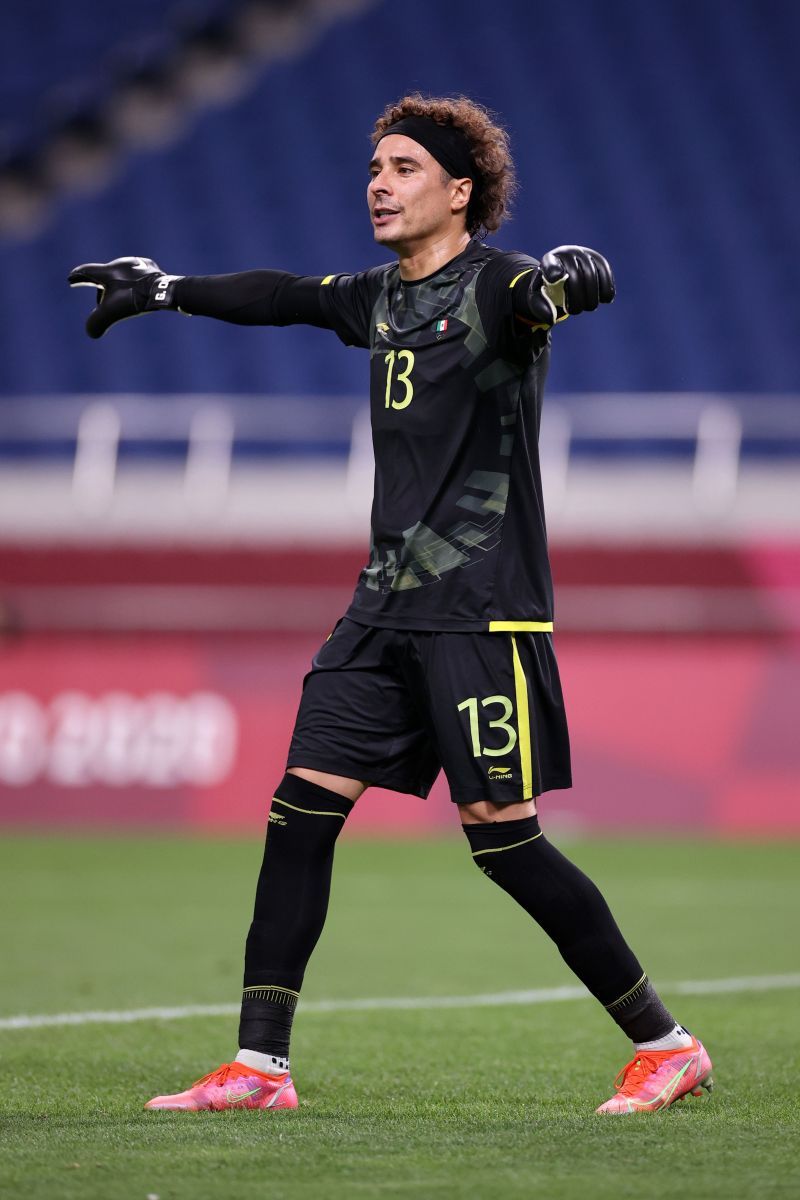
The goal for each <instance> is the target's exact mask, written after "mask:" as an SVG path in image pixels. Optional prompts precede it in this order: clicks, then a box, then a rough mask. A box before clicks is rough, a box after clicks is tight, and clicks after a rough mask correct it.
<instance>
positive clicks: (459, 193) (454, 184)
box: [450, 179, 472, 213]
mask: <svg viewBox="0 0 800 1200" xmlns="http://www.w3.org/2000/svg"><path fill="white" fill-rule="evenodd" d="M471 195H472V180H471V179H451V181H450V207H451V208H452V210H453V212H454V213H456V212H464V211H465V210H466V208H467V205H468V204H469V201H470V196H471Z"/></svg>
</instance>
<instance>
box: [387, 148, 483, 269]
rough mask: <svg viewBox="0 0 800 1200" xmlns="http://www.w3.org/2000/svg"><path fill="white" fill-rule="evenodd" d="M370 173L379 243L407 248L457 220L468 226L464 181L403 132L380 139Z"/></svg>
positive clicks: (448, 228)
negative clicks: (454, 176)
mask: <svg viewBox="0 0 800 1200" xmlns="http://www.w3.org/2000/svg"><path fill="white" fill-rule="evenodd" d="M369 173H370V181H369V186H368V187H367V203H368V204H369V212H370V218H371V220H372V228H373V231H374V234H375V241H376V242H380V243H381V245H383V246H389V247H390V248H391V249H393V250H401V249H408V248H411V247H413V246H414V244H416V243H420V242H424V241H427V240H428V239H430V238H436V237H438V236H444V235H446V234H447V233H449V232H451V230H452V229H453V226H454V224H455V225H457V226H459V227H462V226H463V225H464V221H465V214H466V204H465V203H463V194H464V185H463V184H462V185H459V184H458V183H457V182H456V181H455V180H452V179H450V178H449V176H448V175H447V174H446V172H445V171H444V170H443V169H442V167H441V166H440V165H439V163H438V162H437V161H436V159H435V158H434V157H433V155H431V154H429V153H428V151H427V150H426V149H425V148H424V147H423V146H420V144H419V143H418V142H415V141H413V140H412V139H411V138H410V137H406V136H405V134H402V133H390V134H387V136H386V137H384V138H381V140H380V141H379V142H378V145H377V146H376V147H375V155H374V157H373V159H372V162H371V163H370V165H369ZM459 195H460V196H461V199H459V198H458V197H459ZM454 196H455V198H454ZM466 198H467V199H468V198H469V191H467V192H466ZM454 207H455V210H454Z"/></svg>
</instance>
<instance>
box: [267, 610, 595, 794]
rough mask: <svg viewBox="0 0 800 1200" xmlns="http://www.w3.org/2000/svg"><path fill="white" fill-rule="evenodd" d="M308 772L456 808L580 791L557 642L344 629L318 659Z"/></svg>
mask: <svg viewBox="0 0 800 1200" xmlns="http://www.w3.org/2000/svg"><path fill="white" fill-rule="evenodd" d="M287 765H288V766H290V767H307V768H309V769H312V770H316V771H326V772H329V773H330V774H333V775H344V776H346V777H347V778H350V779H360V780H362V781H364V782H365V783H369V784H376V785H378V786H380V787H386V788H391V789H393V790H394V791H397V792H410V793H412V794H413V795H416V796H427V794H428V792H429V791H430V789H431V787H432V785H433V782H434V780H435V779H436V776H437V775H438V774H439V771H440V770H441V769H444V773H445V775H446V776H447V781H448V783H449V785H450V797H451V799H452V800H453V801H454V802H455V803H456V804H473V803H474V802H475V801H477V800H492V801H494V802H495V803H512V802H516V801H519V800H527V799H530V798H532V797H534V796H538V795H540V794H541V793H542V792H546V791H550V790H551V789H553V788H566V787H570V786H571V783H572V778H571V774H570V757H569V734H568V732H567V720H566V715H565V712H564V702H563V699H562V696H561V683H560V681H559V677H558V667H557V665H556V659H555V653H554V651H553V642H552V635H551V634H549V633H435V632H420V631H418V630H408V629H379V628H376V627H375V626H371V625H360V624H357V623H356V622H355V621H352V620H350V619H349V618H348V617H344V618H342V620H341V621H339V623H338V625H337V626H336V628H335V629H334V631H333V633H332V634H331V636H330V637H329V638H328V640H327V642H325V644H324V645H323V646H322V648H321V649H320V651H319V653H318V654H317V655H316V657H315V658H314V661H313V663H312V665H311V670H310V672H309V673H308V675H306V677H305V681H304V683H303V697H302V700H301V701H300V709H299V712H298V714H297V722H296V724H295V729H294V734H293V736H292V742H291V746H290V748H289V760H288V764H287Z"/></svg>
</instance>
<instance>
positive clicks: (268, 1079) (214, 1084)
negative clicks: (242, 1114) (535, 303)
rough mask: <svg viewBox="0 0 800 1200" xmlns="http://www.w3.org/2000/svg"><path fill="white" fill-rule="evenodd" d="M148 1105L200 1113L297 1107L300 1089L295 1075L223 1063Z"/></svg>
mask: <svg viewBox="0 0 800 1200" xmlns="http://www.w3.org/2000/svg"><path fill="white" fill-rule="evenodd" d="M145 1108H150V1109H167V1110H170V1111H177V1110H180V1109H185V1110H188V1111H189V1112H200V1111H201V1110H204V1109H210V1110H212V1111H214V1112H219V1111H220V1110H221V1109H223V1108H297V1092H296V1091H295V1090H294V1084H293V1083H292V1077H291V1075H290V1074H289V1073H288V1071H287V1072H284V1074H283V1075H264V1074H263V1073H262V1072H261V1071H254V1070H253V1068H252V1067H246V1066H245V1065H244V1063H238V1062H230V1063H223V1064H222V1066H221V1067H217V1069H216V1071H212V1072H211V1074H210V1075H204V1076H203V1078H202V1079H198V1080H197V1083H193V1084H192V1086H191V1087H190V1088H187V1090H186V1091H185V1092H178V1093H177V1094H176V1095H174V1096H154V1097H153V1099H152V1100H148V1101H147V1104H145Z"/></svg>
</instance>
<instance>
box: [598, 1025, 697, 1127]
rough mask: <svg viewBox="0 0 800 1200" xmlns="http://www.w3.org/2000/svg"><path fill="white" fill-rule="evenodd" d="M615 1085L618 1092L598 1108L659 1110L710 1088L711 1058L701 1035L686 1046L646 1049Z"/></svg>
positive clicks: (620, 1074) (638, 1110)
mask: <svg viewBox="0 0 800 1200" xmlns="http://www.w3.org/2000/svg"><path fill="white" fill-rule="evenodd" d="M614 1086H615V1088H616V1089H617V1094H616V1095H615V1096H612V1097H611V1099H610V1100H606V1102H605V1104H601V1105H600V1107H599V1108H598V1109H597V1112H599V1113H633V1112H658V1110H659V1109H660V1108H669V1106H670V1104H674V1103H675V1101H676V1100H682V1099H683V1098H684V1096H686V1097H688V1096H690V1095H691V1096H702V1094H703V1088H705V1089H706V1091H708V1092H710V1091H711V1089H712V1087H713V1086H714V1081H713V1079H712V1078H711V1059H710V1058H709V1057H708V1052H707V1051H706V1048H705V1046H703V1044H702V1042H698V1040H697V1038H692V1044H691V1046H687V1048H686V1049H685V1050H642V1051H640V1053H639V1054H637V1055H635V1057H634V1058H632V1059H631V1061H630V1062H629V1063H626V1064H625V1066H624V1067H623V1068H622V1070H621V1071H620V1073H619V1075H618V1076H617V1078H616V1079H615V1080H614Z"/></svg>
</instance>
